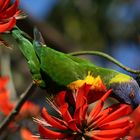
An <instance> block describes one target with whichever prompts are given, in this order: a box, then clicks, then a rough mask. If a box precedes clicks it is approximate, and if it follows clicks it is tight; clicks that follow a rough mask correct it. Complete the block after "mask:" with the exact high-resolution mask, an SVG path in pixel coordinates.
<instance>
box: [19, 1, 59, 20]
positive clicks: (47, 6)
mask: <svg viewBox="0 0 140 140" xmlns="http://www.w3.org/2000/svg"><path fill="white" fill-rule="evenodd" d="M57 2H58V0H20V3H21V7H22V8H23V9H24V10H25V11H27V12H28V14H30V15H32V16H33V17H34V18H37V19H39V20H43V19H44V18H45V17H47V15H48V14H49V12H50V11H51V9H52V8H53V6H54V5H55V4H56V3H57Z"/></svg>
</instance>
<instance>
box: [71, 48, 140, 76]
mask: <svg viewBox="0 0 140 140" xmlns="http://www.w3.org/2000/svg"><path fill="white" fill-rule="evenodd" d="M69 54H70V55H75V56H78V55H97V56H101V57H104V58H105V59H107V60H109V61H111V62H112V63H114V64H116V65H117V66H119V67H120V68H122V69H124V70H126V71H127V72H130V73H133V74H137V75H138V76H140V70H134V69H131V68H129V67H127V66H124V65H123V64H122V63H120V62H119V61H117V60H116V59H115V58H113V57H111V56H110V55H108V54H106V53H103V52H99V51H78V52H72V53H69Z"/></svg>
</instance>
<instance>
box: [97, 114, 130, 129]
mask: <svg viewBox="0 0 140 140" xmlns="http://www.w3.org/2000/svg"><path fill="white" fill-rule="evenodd" d="M129 123H130V118H129V117H124V118H121V119H118V120H115V121H112V122H109V123H105V124H103V125H101V126H100V127H99V129H117V128H124V127H125V126H127V125H128V124H129Z"/></svg>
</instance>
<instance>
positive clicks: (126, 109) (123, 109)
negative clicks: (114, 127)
mask: <svg viewBox="0 0 140 140" xmlns="http://www.w3.org/2000/svg"><path fill="white" fill-rule="evenodd" d="M112 107H114V108H115V109H114V110H113V112H111V113H110V114H109V115H108V116H107V117H106V118H105V119H103V120H102V121H101V122H100V123H99V124H98V125H101V124H104V123H107V122H110V121H113V120H116V119H118V118H120V117H122V116H124V115H128V114H130V113H131V112H132V108H131V106H130V105H127V104H117V105H114V106H112Z"/></svg>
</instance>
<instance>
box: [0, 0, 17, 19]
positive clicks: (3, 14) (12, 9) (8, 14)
mask: <svg viewBox="0 0 140 140" xmlns="http://www.w3.org/2000/svg"><path fill="white" fill-rule="evenodd" d="M18 5H19V0H16V1H15V2H14V4H12V6H10V7H9V8H8V9H6V10H5V11H3V12H1V13H0V18H1V19H8V18H11V17H13V16H14V15H15V14H16V12H17V9H18Z"/></svg>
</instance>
